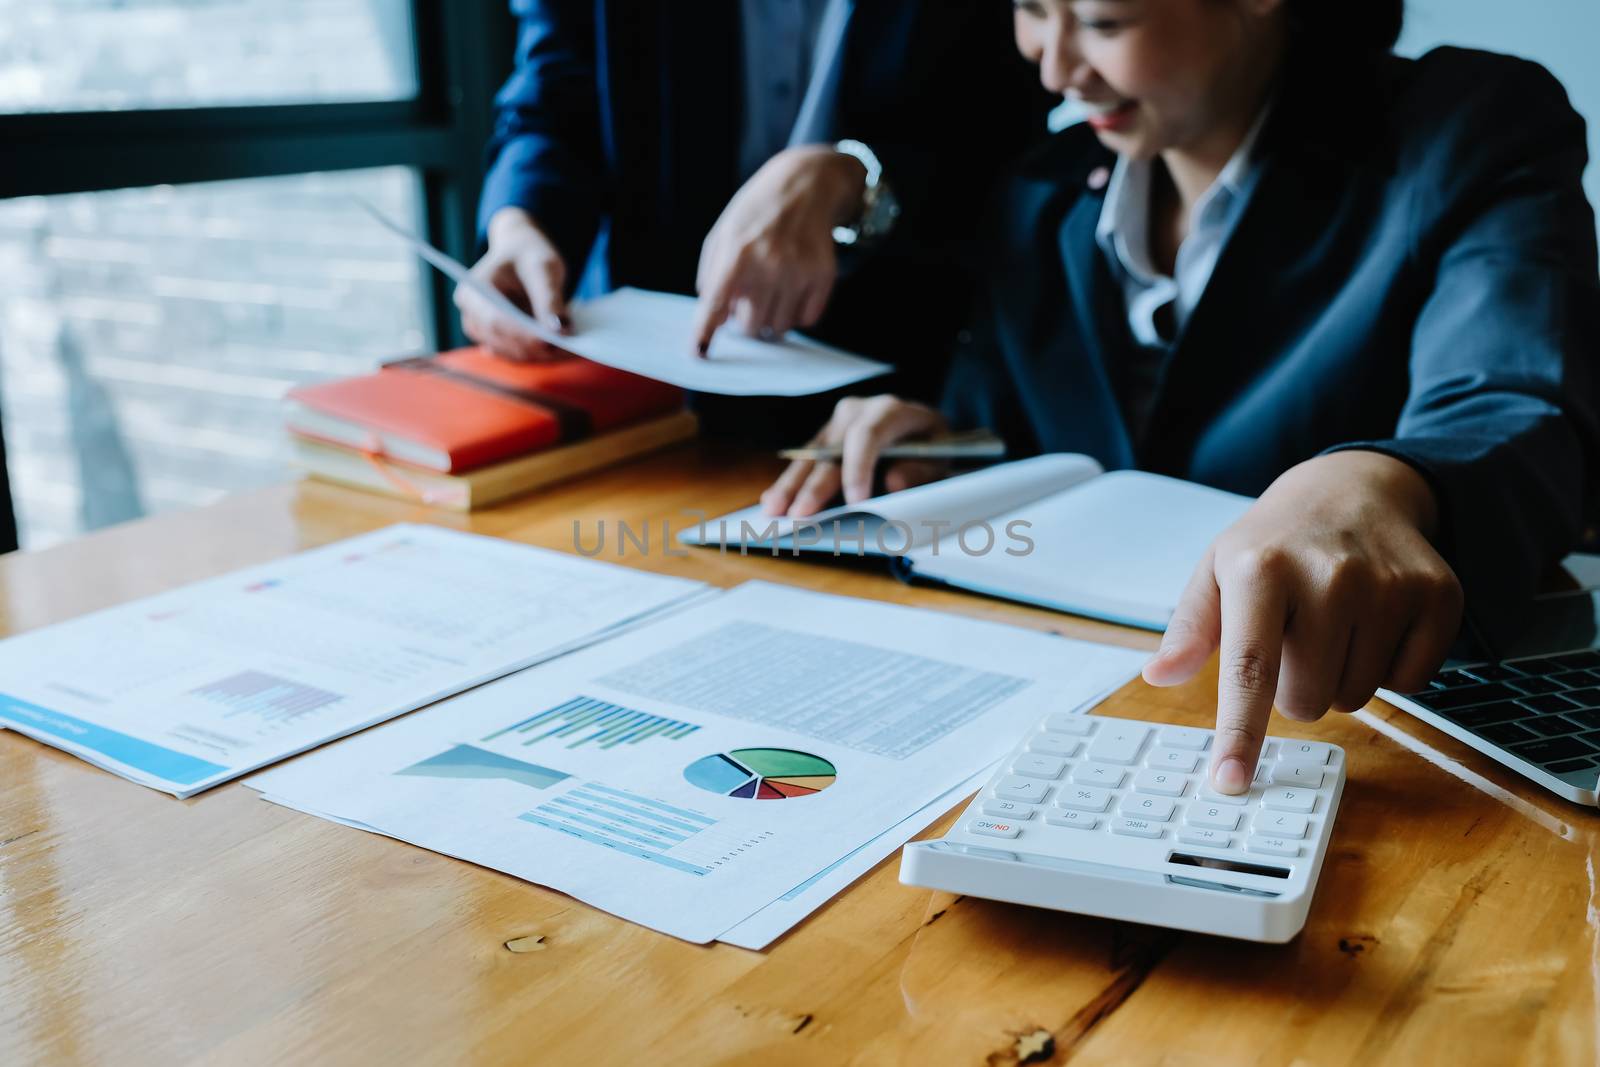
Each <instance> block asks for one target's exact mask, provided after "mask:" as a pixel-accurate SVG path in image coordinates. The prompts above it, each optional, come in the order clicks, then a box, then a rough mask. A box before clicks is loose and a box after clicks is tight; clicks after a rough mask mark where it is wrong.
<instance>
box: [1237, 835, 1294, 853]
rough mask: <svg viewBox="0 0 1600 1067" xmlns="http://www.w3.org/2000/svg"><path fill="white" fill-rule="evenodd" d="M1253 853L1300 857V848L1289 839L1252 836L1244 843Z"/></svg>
mask: <svg viewBox="0 0 1600 1067" xmlns="http://www.w3.org/2000/svg"><path fill="white" fill-rule="evenodd" d="M1244 847H1245V848H1246V849H1248V850H1249V851H1251V852H1264V853H1266V854H1267V855H1269V856H1298V855H1300V846H1299V845H1298V844H1296V843H1295V842H1293V841H1290V840H1289V839H1288V838H1284V837H1268V836H1264V835H1262V834H1251V835H1250V837H1249V838H1248V839H1246V841H1245V843H1244Z"/></svg>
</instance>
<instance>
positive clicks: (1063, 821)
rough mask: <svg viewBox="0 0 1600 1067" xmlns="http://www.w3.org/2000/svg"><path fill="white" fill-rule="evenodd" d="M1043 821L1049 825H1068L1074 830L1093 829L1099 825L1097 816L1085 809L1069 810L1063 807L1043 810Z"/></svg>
mask: <svg viewBox="0 0 1600 1067" xmlns="http://www.w3.org/2000/svg"><path fill="white" fill-rule="evenodd" d="M1044 821H1045V822H1047V823H1049V824H1050V825H1051V826H1070V827H1072V828H1073V829H1074V830H1093V829H1094V828H1095V827H1096V826H1099V825H1100V819H1099V817H1098V816H1095V815H1090V814H1089V813H1088V812H1086V811H1069V810H1066V809H1063V808H1057V809H1055V810H1054V811H1047V812H1045V813H1044Z"/></svg>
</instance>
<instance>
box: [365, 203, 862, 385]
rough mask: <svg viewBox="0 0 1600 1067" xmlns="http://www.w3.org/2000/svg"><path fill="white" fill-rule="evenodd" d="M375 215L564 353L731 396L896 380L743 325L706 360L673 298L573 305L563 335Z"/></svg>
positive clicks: (686, 300) (690, 306)
mask: <svg viewBox="0 0 1600 1067" xmlns="http://www.w3.org/2000/svg"><path fill="white" fill-rule="evenodd" d="M363 206H364V207H366V209H367V211H368V213H369V214H371V215H372V217H373V218H375V219H377V221H378V222H379V223H381V224H382V225H383V226H384V227H385V228H386V229H388V230H389V231H390V232H391V233H394V234H395V235H396V236H398V237H400V238H402V239H403V240H404V241H405V242H406V243H407V244H409V245H410V246H411V248H412V250H413V251H415V252H416V253H417V255H419V256H421V257H422V258H423V259H424V260H426V261H427V262H428V263H430V264H431V265H433V266H434V267H436V268H438V269H439V271H440V272H442V273H443V274H444V275H445V276H446V277H448V278H449V279H450V280H451V281H453V282H455V283H456V284H458V285H462V286H465V287H466V288H468V289H470V290H472V291H473V292H474V293H476V294H478V295H479V296H480V297H482V298H483V299H484V300H485V301H487V302H488V303H489V305H490V306H491V307H493V308H494V310H495V312H496V313H497V314H499V315H501V316H504V317H505V318H507V319H509V320H510V321H512V322H515V323H516V324H517V325H518V326H520V327H522V328H523V329H525V330H527V331H528V332H529V333H531V334H533V335H534V336H535V337H538V338H540V339H542V340H544V341H547V342H549V343H550V344H553V345H555V346H556V347H557V348H560V349H563V350H565V351H567V352H571V353H573V354H575V355H579V356H582V357H583V358H585V359H590V360H593V361H594V362H596V363H604V364H605V365H606V366H608V367H615V368H617V369H618V370H625V371H630V372H632V373H634V374H638V375H641V376H642V377H645V378H653V379H655V380H656V381H659V382H666V383H668V384H670V385H676V386H678V387H679V388H682V389H693V390H695V391H696V392H700V393H717V394H721V395H723V396H809V395H811V394H814V393H825V392H828V391H830V390H833V389H839V388H842V387H844V386H846V385H852V384H854V383H856V382H859V381H863V380H865V379H867V378H875V377H877V376H879V375H881V374H886V373H888V372H889V371H890V370H891V369H893V368H891V367H890V366H889V365H888V364H886V363H878V362H875V361H874V360H870V359H863V358H862V357H860V356H856V355H852V354H850V353H849V352H845V351H843V350H841V349H837V348H833V347H830V346H828V345H824V344H820V343H818V342H816V341H813V340H810V339H809V338H806V337H802V336H801V335H800V334H797V333H789V334H787V335H785V336H784V337H782V338H780V339H777V340H774V341H763V340H761V339H760V338H756V337H750V336H748V335H746V334H744V333H743V332H742V331H740V330H739V329H738V328H737V327H736V326H733V325H728V326H724V327H723V328H722V329H720V330H718V331H717V333H716V335H715V336H714V337H713V338H712V340H711V348H710V351H709V352H708V353H707V354H706V358H704V359H701V358H700V357H699V356H697V355H696V354H695V352H694V350H693V341H694V318H695V300H694V298H693V297H687V296H678V295H676V294H673V293H657V292H650V291H648V290H644V289H632V288H624V289H618V290H616V291H615V292H612V293H608V294H606V295H605V296H602V297H599V298H597V299H594V300H585V301H580V302H578V303H576V304H574V305H573V306H572V310H571V316H570V317H571V319H572V327H573V332H572V333H570V334H561V333H556V332H555V331H554V330H551V329H549V328H548V327H546V326H545V325H544V324H543V323H541V322H540V321H539V320H538V319H536V318H534V317H533V316H532V315H530V314H528V313H527V312H526V311H524V310H522V309H521V308H520V307H518V306H517V305H516V304H514V303H512V302H511V301H510V300H509V299H507V298H506V296H505V294H504V293H501V292H500V291H499V290H498V289H496V288H495V287H494V286H492V285H490V284H488V283H487V282H485V281H483V280H482V279H480V278H478V277H476V276H475V275H473V274H472V272H471V271H469V270H468V269H467V268H466V267H465V266H463V265H462V264H461V263H459V262H457V261H456V260H454V259H452V258H451V257H450V256H448V255H446V254H445V253H443V252H441V251H439V250H438V249H437V248H434V247H433V246H432V245H430V244H428V243H427V242H426V241H423V240H421V239H419V238H417V237H416V236H414V235H413V234H411V233H408V232H407V231H406V230H405V229H404V228H403V227H401V226H398V225H396V224H395V223H394V222H392V221H391V220H390V219H388V218H386V217H385V216H384V215H383V214H382V213H381V212H379V211H377V210H375V209H374V208H372V207H371V206H370V205H363Z"/></svg>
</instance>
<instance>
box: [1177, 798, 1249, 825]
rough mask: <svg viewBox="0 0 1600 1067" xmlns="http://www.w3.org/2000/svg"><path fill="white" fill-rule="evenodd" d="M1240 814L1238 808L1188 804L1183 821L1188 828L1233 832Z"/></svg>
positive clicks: (1220, 805)
mask: <svg viewBox="0 0 1600 1067" xmlns="http://www.w3.org/2000/svg"><path fill="white" fill-rule="evenodd" d="M1242 814H1243V812H1241V811H1240V810H1239V809H1238V808H1230V807H1227V806H1225V805H1222V804H1190V805H1189V810H1188V811H1186V812H1185V813H1184V816H1183V821H1184V822H1186V823H1188V824H1189V825H1190V826H1203V827H1207V828H1209V829H1212V830H1233V829H1236V828H1237V827H1238V825H1239V816H1240V815H1242Z"/></svg>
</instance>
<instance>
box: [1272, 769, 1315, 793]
mask: <svg viewBox="0 0 1600 1067" xmlns="http://www.w3.org/2000/svg"><path fill="white" fill-rule="evenodd" d="M1272 784H1273V785H1303V786H1305V787H1306V788H1307V789H1319V788H1321V787H1322V768H1321V767H1313V766H1311V765H1310V764H1306V763H1275V764H1273V765H1272Z"/></svg>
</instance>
